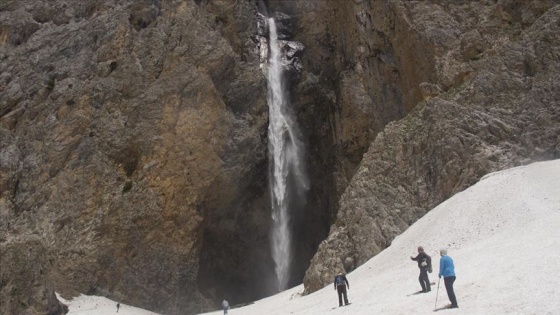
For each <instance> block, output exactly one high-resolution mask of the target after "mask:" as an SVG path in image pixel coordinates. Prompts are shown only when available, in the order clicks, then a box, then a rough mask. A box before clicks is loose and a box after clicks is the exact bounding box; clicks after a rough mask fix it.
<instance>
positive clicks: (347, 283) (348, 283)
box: [344, 276, 350, 290]
mask: <svg viewBox="0 0 560 315" xmlns="http://www.w3.org/2000/svg"><path fill="white" fill-rule="evenodd" d="M344 281H346V285H347V286H348V290H350V282H348V279H346V276H345V277H344Z"/></svg>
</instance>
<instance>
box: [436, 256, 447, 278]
mask: <svg viewBox="0 0 560 315" xmlns="http://www.w3.org/2000/svg"><path fill="white" fill-rule="evenodd" d="M444 267H445V264H444V263H443V257H442V258H441V259H440V260H439V273H438V277H440V278H441V273H442V272H443V268H444Z"/></svg>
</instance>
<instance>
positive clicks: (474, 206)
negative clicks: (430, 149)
mask: <svg viewBox="0 0 560 315" xmlns="http://www.w3.org/2000/svg"><path fill="white" fill-rule="evenodd" d="M419 245H421V246H423V247H424V249H425V250H426V253H428V255H431V256H432V264H433V266H434V270H433V273H431V274H430V280H431V281H432V282H436V285H434V286H432V291H431V292H429V293H424V294H418V295H411V294H412V293H414V292H416V291H418V290H420V284H419V282H418V273H419V272H418V267H417V264H416V262H414V261H411V260H410V258H409V257H410V256H411V255H413V254H416V248H417V247H418V246H419ZM441 248H448V250H449V253H448V254H449V256H450V257H451V258H453V260H454V262H455V272H456V274H457V280H456V281H455V285H454V288H455V294H456V295H457V301H458V304H459V308H458V309H448V310H442V311H441V312H438V313H443V314H539V315H540V314H560V276H559V275H560V160H554V161H549V162H539V163H534V164H531V165H528V166H523V167H517V168H513V169H509V170H505V171H501V172H497V173H492V174H490V175H487V176H485V177H484V178H483V179H482V180H481V181H480V182H479V183H477V184H476V185H474V186H472V187H470V188H469V189H467V190H465V191H463V192H461V193H458V194H456V195H455V196H453V197H451V198H450V199H448V200H447V201H445V202H443V203H442V204H440V205H439V206H437V207H436V208H434V209H433V210H432V211H430V212H428V213H427V214H426V215H425V216H424V217H423V218H422V219H420V220H419V221H417V222H416V223H415V224H414V225H412V226H411V227H410V228H409V229H408V230H406V231H405V232H404V233H403V234H402V235H400V236H398V237H397V238H396V239H395V240H394V241H393V243H392V245H391V246H390V247H389V248H387V249H386V250H384V251H383V252H381V253H380V254H379V255H377V256H375V257H374V258H372V259H371V260H369V261H368V262H367V263H365V264H364V265H362V266H361V267H359V268H358V269H356V270H355V271H353V272H352V273H350V274H348V275H347V278H348V281H349V282H350V290H349V291H348V298H349V300H350V302H351V303H352V304H351V305H349V306H345V307H338V297H337V295H336V291H334V287H333V285H332V284H331V285H329V286H327V287H326V288H324V289H322V290H320V291H317V292H315V293H313V294H310V295H308V296H301V294H300V293H301V292H302V291H303V286H298V287H295V288H293V289H290V290H287V291H284V292H281V293H279V294H277V295H275V296H271V297H268V298H266V299H263V300H260V301H256V302H255V303H254V304H252V305H249V306H246V307H242V308H237V309H235V308H234V309H230V310H229V314H230V315H236V314H243V315H272V314H302V315H319V314H321V315H324V314H336V315H338V314H352V315H360V314H363V315H371V314H391V315H393V314H433V311H434V309H435V308H436V307H437V308H441V307H443V306H445V305H447V304H449V300H448V298H447V294H446V292H445V288H444V285H443V281H441V284H440V287H439V294H438V299H437V306H436V305H435V301H436V294H437V292H438V289H437V282H438V278H437V273H438V270H439V249H441ZM88 298H90V300H89V301H88V300H86V297H83V296H82V297H80V298H77V299H74V300H72V301H69V302H68V304H69V307H70V313H69V314H71V315H72V314H88V315H89V314H105V313H106V312H105V311H104V310H100V311H96V310H93V309H91V307H90V306H87V305H86V304H87V303H93V302H91V301H93V300H92V299H91V297H88ZM97 299H98V300H99V301H102V299H103V298H97ZM103 301H107V300H106V299H104V300H103ZM97 303H98V304H101V302H97ZM110 304H111V309H107V311H108V312H107V313H114V312H116V307H115V305H116V302H111V303H110ZM121 305H122V304H121ZM80 309H81V310H80ZM86 309H87V311H86ZM121 313H122V314H135V315H136V314H150V313H149V312H146V311H141V310H138V309H132V308H131V307H129V306H126V305H122V306H121V310H120V311H119V314H121ZM208 314H223V312H222V311H216V312H212V313H208Z"/></svg>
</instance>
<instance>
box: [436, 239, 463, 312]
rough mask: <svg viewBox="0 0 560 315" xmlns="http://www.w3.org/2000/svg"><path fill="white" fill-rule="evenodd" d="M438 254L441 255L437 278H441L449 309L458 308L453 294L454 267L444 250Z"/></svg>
mask: <svg viewBox="0 0 560 315" xmlns="http://www.w3.org/2000/svg"><path fill="white" fill-rule="evenodd" d="M439 254H440V255H441V258H440V260H439V277H440V278H441V277H443V282H444V283H445V290H446V291H447V296H448V297H449V301H450V302H451V305H450V306H449V308H459V306H458V305H457V298H456V297H455V292H453V282H455V266H454V265H453V259H451V257H449V256H447V250H446V249H442V250H440V251H439Z"/></svg>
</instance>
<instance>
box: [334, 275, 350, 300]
mask: <svg viewBox="0 0 560 315" xmlns="http://www.w3.org/2000/svg"><path fill="white" fill-rule="evenodd" d="M346 286H348V290H350V283H348V279H346V276H344V275H343V274H342V272H340V273H339V274H338V276H336V277H334V289H335V290H336V291H337V292H338V306H339V307H340V306H342V295H344V305H348V304H350V303H348V297H347V296H346Z"/></svg>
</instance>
